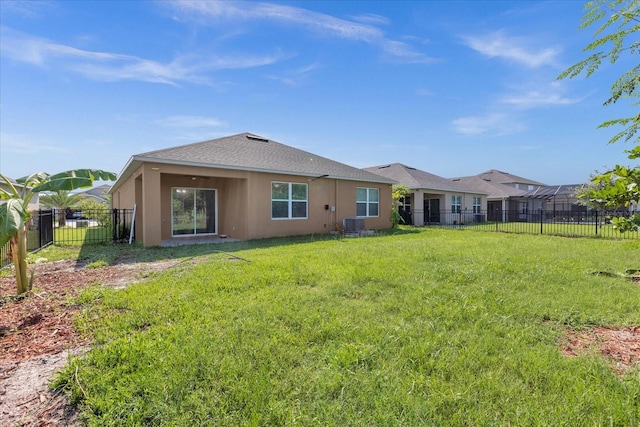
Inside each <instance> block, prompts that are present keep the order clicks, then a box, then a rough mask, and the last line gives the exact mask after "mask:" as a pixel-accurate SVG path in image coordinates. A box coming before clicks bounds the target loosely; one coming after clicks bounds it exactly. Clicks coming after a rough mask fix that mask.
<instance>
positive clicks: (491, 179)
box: [454, 169, 544, 199]
mask: <svg viewBox="0 0 640 427" xmlns="http://www.w3.org/2000/svg"><path fill="white" fill-rule="evenodd" d="M454 179H455V180H458V181H460V182H463V183H465V184H467V185H471V186H473V187H475V188H481V189H483V190H484V191H485V192H487V193H488V194H489V198H490V199H494V198H499V199H504V198H508V197H517V196H520V195H522V194H523V193H525V192H526V191H527V190H522V189H518V188H515V187H513V186H511V185H510V184H516V183H518V184H526V185H534V186H536V187H537V186H541V185H544V184H543V183H541V182H538V181H533V180H531V179H528V178H523V177H521V176H517V175H513V174H510V173H508V172H502V171H499V170H496V169H491V170H488V171H486V172H483V173H480V174H478V175H473V176H463V177H459V178H454Z"/></svg>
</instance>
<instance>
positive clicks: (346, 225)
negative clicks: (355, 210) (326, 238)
mask: <svg viewBox="0 0 640 427" xmlns="http://www.w3.org/2000/svg"><path fill="white" fill-rule="evenodd" d="M342 228H343V229H344V234H345V236H354V235H355V236H358V235H360V234H362V233H364V232H365V231H366V229H365V226H364V218H358V217H355V216H350V217H346V218H344V219H343V220H342Z"/></svg>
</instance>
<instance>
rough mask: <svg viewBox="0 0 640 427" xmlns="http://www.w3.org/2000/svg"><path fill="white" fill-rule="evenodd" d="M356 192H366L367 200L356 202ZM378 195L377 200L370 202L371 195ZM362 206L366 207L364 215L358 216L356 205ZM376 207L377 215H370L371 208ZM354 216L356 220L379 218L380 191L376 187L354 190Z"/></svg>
mask: <svg viewBox="0 0 640 427" xmlns="http://www.w3.org/2000/svg"><path fill="white" fill-rule="evenodd" d="M358 190H366V194H367V199H366V200H358ZM374 191H375V192H377V193H378V200H372V197H371V193H372V192H374ZM360 204H364V205H365V206H366V215H358V205H360ZM374 205H375V206H376V207H377V208H378V209H377V211H378V212H377V213H376V214H375V215H372V214H371V207H372V206H374ZM356 216H357V217H358V218H377V217H379V216H380V189H379V188H376V187H357V188H356Z"/></svg>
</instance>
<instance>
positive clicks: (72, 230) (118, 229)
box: [0, 209, 135, 268]
mask: <svg viewBox="0 0 640 427" xmlns="http://www.w3.org/2000/svg"><path fill="white" fill-rule="evenodd" d="M31 218H32V219H31V223H30V224H29V227H28V230H27V250H28V251H29V252H35V251H37V250H40V249H42V248H44V247H46V246H49V245H51V244H54V245H59V246H76V245H84V244H99V243H108V242H127V241H129V238H130V237H135V236H132V234H131V229H132V222H133V209H91V210H84V211H77V210H69V209H67V210H66V211H64V210H58V209H53V210H39V211H35V212H34V213H33V214H32V217H31ZM8 253H9V244H8V243H7V244H6V245H5V246H3V247H1V248H0V268H2V267H5V266H6V265H8V264H10V263H11V260H10V259H9V258H8V257H7V254H8Z"/></svg>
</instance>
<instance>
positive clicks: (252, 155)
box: [111, 132, 395, 191]
mask: <svg viewBox="0 0 640 427" xmlns="http://www.w3.org/2000/svg"><path fill="white" fill-rule="evenodd" d="M144 162H153V163H167V164H174V165H183V166H197V167H207V168H219V169H234V170H247V171H257V172H267V173H278V174H285V175H301V176H309V177H323V178H335V179H343V180H350V181H365V182H375V183H384V184H395V181H392V180H390V179H387V178H384V177H381V176H380V175H376V174H373V173H371V172H367V171H364V170H362V169H358V168H355V167H352V166H349V165H346V164H344V163H340V162H336V161H334V160H330V159H327V158H325V157H321V156H317V155H315V154H312V153H309V152H307V151H303V150H299V149H297V148H293V147H290V146H288V145H284V144H281V143H279V142H276V141H273V140H270V139H268V138H264V137H261V136H258V135H254V134H251V133H247V132H245V133H240V134H237V135H231V136H227V137H223V138H218V139H212V140H209V141H203V142H197V143H194V144H187V145H180V146H177V147H171V148H165V149H162V150H156V151H150V152H147V153H141V154H136V155H134V156H132V157H131V159H129V162H128V163H127V165H126V166H125V167H124V169H123V170H122V172H121V173H120V175H119V177H118V179H117V181H116V182H115V183H114V185H113V187H112V188H111V191H113V190H115V189H116V188H118V187H119V186H120V185H121V184H122V182H124V181H125V180H126V179H127V178H128V177H129V176H130V175H131V174H132V173H133V171H134V170H135V169H137V168H138V166H139V165H140V164H142V163H144Z"/></svg>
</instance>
